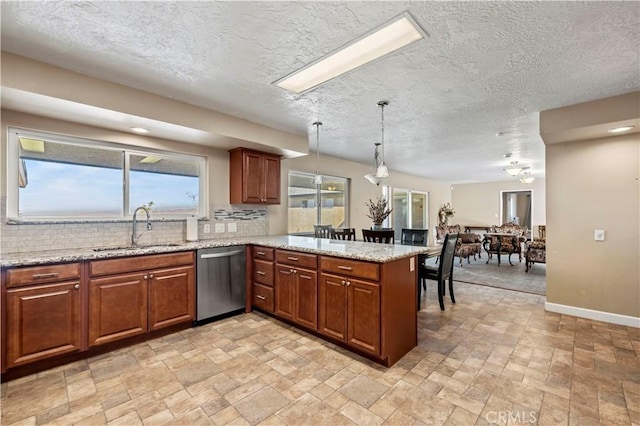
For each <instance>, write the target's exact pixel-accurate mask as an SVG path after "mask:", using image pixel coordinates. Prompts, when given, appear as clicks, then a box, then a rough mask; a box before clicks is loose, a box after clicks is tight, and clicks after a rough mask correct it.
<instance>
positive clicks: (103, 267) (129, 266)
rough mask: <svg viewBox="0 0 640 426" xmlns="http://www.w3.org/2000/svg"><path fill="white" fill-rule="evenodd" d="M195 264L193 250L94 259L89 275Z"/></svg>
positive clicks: (90, 265)
mask: <svg viewBox="0 0 640 426" xmlns="http://www.w3.org/2000/svg"><path fill="white" fill-rule="evenodd" d="M193 264H194V262H193V252H192V251H187V252H178V253H167V254H152V255H146V256H135V257H123V258H116V259H107V260H94V261H93V262H91V263H89V275H91V276H92V277H94V276H99V275H111V274H122V273H129V272H134V271H145V270H149V269H158V268H167V267H172V266H190V265H193Z"/></svg>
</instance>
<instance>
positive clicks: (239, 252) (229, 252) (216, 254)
mask: <svg viewBox="0 0 640 426" xmlns="http://www.w3.org/2000/svg"><path fill="white" fill-rule="evenodd" d="M242 253H244V250H234V251H227V252H224V253H209V254H201V255H200V259H211V258H214V257H231V256H235V255H236V254H242Z"/></svg>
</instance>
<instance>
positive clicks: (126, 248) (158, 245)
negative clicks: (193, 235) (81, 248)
mask: <svg viewBox="0 0 640 426" xmlns="http://www.w3.org/2000/svg"><path fill="white" fill-rule="evenodd" d="M178 246H180V244H179V243H166V244H140V245H137V246H117V247H98V248H94V249H93V251H118V250H142V249H148V248H155V247H178Z"/></svg>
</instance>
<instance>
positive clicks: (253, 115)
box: [1, 1, 640, 182]
mask: <svg viewBox="0 0 640 426" xmlns="http://www.w3.org/2000/svg"><path fill="white" fill-rule="evenodd" d="M1 7H2V49H3V50H5V51H9V52H13V53H16V54H19V55H23V56H27V57H30V58H33V59H37V60H40V61H43V62H47V63H51V64H54V65H58V66H61V67H64V68H68V69H71V70H74V71H77V72H81V73H83V74H87V75H91V76H95V77H100V78H103V79H106V80H110V81H114V82H117V83H121V84H125V85H128V86H132V87H135V88H139V89H142V90H146V91H149V92H153V93H157V94H160V95H163V96H167V97H170V98H174V99H178V100H181V101H185V102H189V103H192V104H195V105H198V106H201V107H205V108H209V109H213V110H217V111H220V112H224V113H227V114H231V115H235V116H238V117H241V118H245V119H248V120H251V121H254V122H257V123H260V124H264V125H268V126H271V127H274V128H278V129H281V130H285V131H289V132H292V133H296V134H301V135H304V134H309V135H310V147H311V148H312V149H315V131H314V128H313V126H312V124H311V123H313V122H314V121H316V120H321V121H323V122H324V125H323V127H322V129H321V135H320V140H321V151H322V152H323V153H327V154H329V155H333V156H336V157H341V158H346V159H350V160H354V161H359V162H363V163H370V162H371V159H372V156H373V143H374V142H378V141H379V140H380V110H379V107H378V106H377V105H376V104H377V102H378V101H379V100H381V99H386V100H388V101H389V102H390V105H389V106H388V107H387V108H385V142H386V144H385V146H386V148H385V154H386V162H387V164H388V166H389V168H390V169H391V170H392V171H394V170H396V171H402V172H405V173H410V174H414V175H419V176H424V177H427V178H431V179H436V180H445V181H452V182H482V181H495V180H504V179H505V178H506V179H508V176H506V174H505V173H504V172H503V171H502V170H501V169H502V167H504V166H505V165H506V164H507V163H508V160H506V159H504V158H503V154H505V153H507V152H510V153H513V158H512V159H515V160H520V161H521V163H524V164H525V165H529V166H531V169H532V172H533V173H534V174H535V175H537V176H541V175H543V173H544V145H543V143H542V140H541V138H540V136H539V126H538V113H539V112H540V111H542V110H546V109H550V108H557V107H561V106H566V105H571V104H575V103H579V102H585V101H589V100H594V99H599V98H603V97H608V96H613V95H618V94H622V93H627V92H631V91H636V90H640V63H639V50H640V48H639V46H640V36H639V33H640V7H638V3H637V2H417V1H413V2H395V1H394V2H175V3H174V2H2V4H1ZM405 10H408V11H409V12H410V13H411V14H412V15H413V17H414V18H415V19H416V21H417V22H418V23H419V24H420V25H421V26H422V28H423V29H424V30H425V31H426V32H427V34H428V35H429V37H428V38H426V39H425V40H422V41H419V42H417V43H414V44H412V45H411V46H409V47H407V48H405V49H403V50H401V51H399V52H396V53H394V54H391V55H389V56H387V57H385V58H383V59H381V60H378V61H376V62H375V63H373V64H370V65H367V66H365V67H363V68H360V69H358V70H355V71H354V72H351V73H349V74H347V75H345V76H342V77H339V78H337V79H335V80H332V81H330V82H328V83H326V84H324V85H322V86H320V87H319V88H317V89H315V90H313V91H311V92H308V93H306V94H303V95H294V94H291V93H287V92H285V91H284V90H282V89H280V88H278V87H277V86H275V85H273V84H272V83H273V82H274V81H275V80H277V79H279V78H281V77H283V76H285V75H287V74H289V73H290V72H292V71H294V70H296V69H298V68H300V67H301V66H303V65H305V64H307V63H309V62H311V61H313V60H315V59H317V58H318V57H320V56H322V55H324V54H326V53H328V52H331V51H333V50H335V49H336V48H338V47H340V46H342V45H344V44H345V43H348V42H349V41H351V40H353V39H354V38H357V37H358V36H360V35H362V34H364V33H366V32H368V31H370V30H371V29H372V28H374V27H376V26H378V25H380V24H381V23H383V22H385V21H387V20H389V19H390V18H392V17H394V16H396V15H398V14H400V13H402V12H403V11H405ZM498 134H500V136H499V135H498Z"/></svg>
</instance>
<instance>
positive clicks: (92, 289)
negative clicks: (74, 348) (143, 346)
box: [89, 273, 148, 346]
mask: <svg viewBox="0 0 640 426" xmlns="http://www.w3.org/2000/svg"><path fill="white" fill-rule="evenodd" d="M147 280H148V277H147V275H146V274H144V273H137V274H122V275H115V276H114V275H112V276H109V277H105V278H94V279H91V280H89V346H95V345H100V344H103V343H108V342H112V341H114V340H119V339H123V338H125V337H130V336H135V335H137V334H142V333H146V331H147V297H148V296H147Z"/></svg>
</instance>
